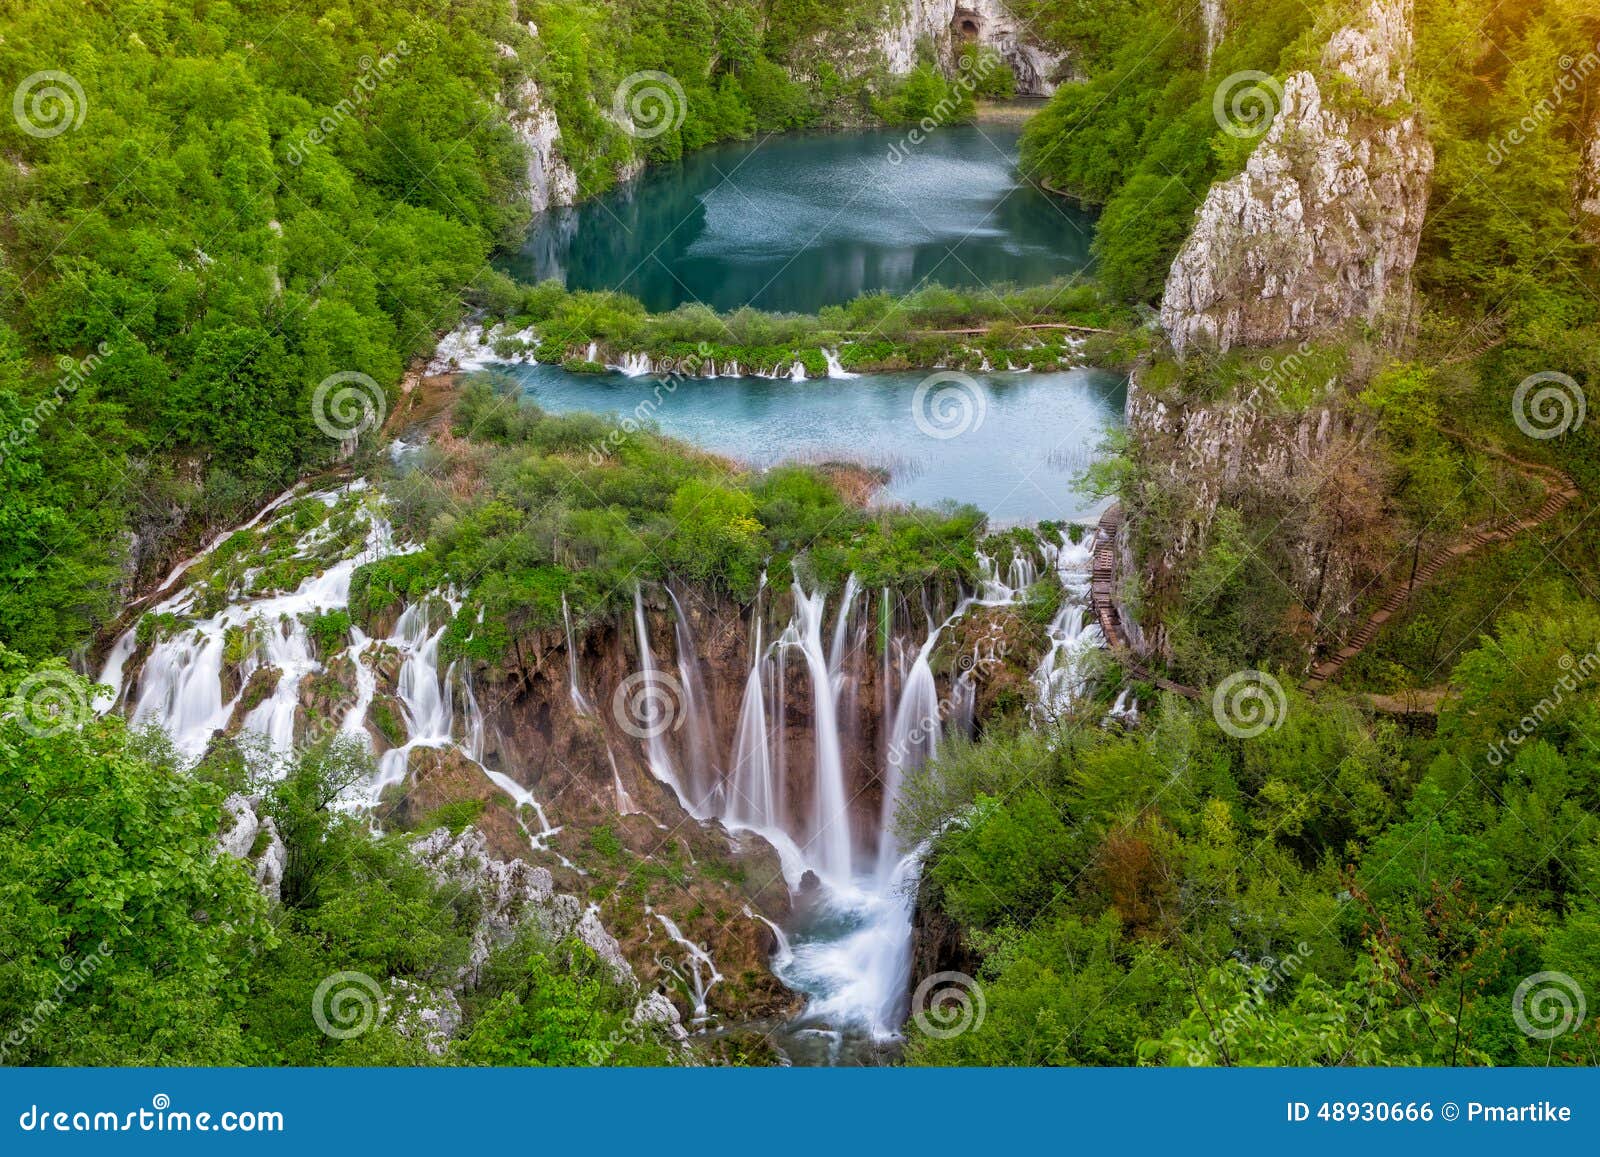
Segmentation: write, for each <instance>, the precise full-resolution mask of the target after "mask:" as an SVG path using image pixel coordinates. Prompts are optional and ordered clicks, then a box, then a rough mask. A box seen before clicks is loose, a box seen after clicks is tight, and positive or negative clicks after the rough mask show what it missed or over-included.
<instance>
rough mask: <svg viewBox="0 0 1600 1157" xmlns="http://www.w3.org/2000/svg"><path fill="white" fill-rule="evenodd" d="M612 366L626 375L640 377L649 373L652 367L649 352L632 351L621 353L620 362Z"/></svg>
mask: <svg viewBox="0 0 1600 1157" xmlns="http://www.w3.org/2000/svg"><path fill="white" fill-rule="evenodd" d="M591 360H592V359H591ZM613 368H615V369H616V370H617V371H619V372H620V373H622V374H624V375H626V376H627V377H630V378H642V377H644V376H645V375H646V374H648V373H650V371H651V369H652V368H653V367H652V366H651V364H650V355H649V354H643V353H632V354H623V355H622V362H621V364H620V365H617V366H615V367H613Z"/></svg>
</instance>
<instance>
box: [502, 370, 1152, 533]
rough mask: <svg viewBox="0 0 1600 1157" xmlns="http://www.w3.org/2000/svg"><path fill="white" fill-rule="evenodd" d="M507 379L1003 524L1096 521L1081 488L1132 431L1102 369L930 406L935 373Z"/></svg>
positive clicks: (550, 400) (725, 450)
mask: <svg viewBox="0 0 1600 1157" xmlns="http://www.w3.org/2000/svg"><path fill="white" fill-rule="evenodd" d="M506 369H507V371H508V372H510V373H512V374H514V375H515V376H516V377H517V378H518V379H519V380H520V381H521V382H522V383H523V386H524V389H525V390H526V393H527V396H528V397H529V398H530V399H531V400H532V401H534V402H536V403H538V404H539V405H540V406H542V407H544V408H545V409H547V410H550V411H552V412H554V413H570V412H573V411H592V412H596V413H602V414H607V413H612V414H621V415H632V414H635V413H636V412H638V411H637V407H639V406H640V404H641V403H650V404H651V405H652V406H654V407H655V408H654V420H655V421H656V422H657V423H658V424H659V426H660V428H661V431H662V432H663V433H665V434H669V435H672V436H673V437H677V438H682V439H684V440H685V441H688V442H692V443H694V444H695V445H697V446H702V447H705V448H706V449H708V450H712V451H715V452H716V453H719V454H725V455H727V456H729V457H731V458H734V459H737V460H739V461H741V462H746V463H749V464H750V465H753V466H770V465H773V464H774V463H777V462H780V461H784V460H793V461H802V462H807V461H810V462H820V461H826V460H830V459H831V460H844V461H851V462H859V463H862V464H865V465H870V466H883V467H886V468H888V469H889V470H890V471H891V472H892V475H893V479H892V481H891V482H890V484H889V485H888V486H887V487H886V489H885V490H884V491H883V493H882V497H883V498H885V499H887V500H889V501H898V502H914V503H917V504H919V505H924V506H931V505H935V504H938V503H940V502H945V501H953V502H963V503H968V502H969V503H972V504H973V505H975V506H977V507H978V508H979V509H980V510H983V511H985V512H986V513H987V514H988V515H989V516H990V518H991V519H993V520H994V521H995V522H996V523H1013V522H1032V521H1036V520H1039V519H1058V520H1068V521H1085V520H1087V519H1089V518H1090V517H1092V516H1093V514H1094V513H1095V512H1096V510H1097V509H1098V504H1097V503H1096V502H1095V500H1094V499H1093V497H1092V496H1090V495H1088V494H1085V493H1083V492H1082V491H1080V490H1079V489H1077V488H1076V487H1074V485H1073V479H1074V476H1076V475H1078V474H1079V473H1081V472H1082V471H1083V469H1084V468H1085V467H1086V466H1088V465H1089V463H1090V462H1091V461H1093V459H1094V457H1095V454H1096V451H1097V449H1098V447H1099V446H1100V444H1101V442H1102V441H1103V440H1104V438H1105V436H1106V434H1107V432H1108V431H1110V430H1111V429H1113V428H1115V427H1116V426H1118V425H1120V424H1121V421H1122V404H1123V400H1124V397H1125V392H1126V382H1125V379H1123V378H1122V377H1121V376H1120V375H1118V374H1111V373H1106V372H1104V371H1101V370H1094V369H1072V370H1066V371H1063V372H1060V373H1037V374H1035V373H999V374H977V375H971V376H970V379H969V380H970V381H971V382H972V383H975V385H976V387H977V391H976V393H973V392H972V391H971V390H970V388H969V387H968V386H966V385H964V384H956V383H951V384H950V385H949V386H948V389H949V390H950V391H951V392H950V393H949V394H948V395H946V396H944V397H943V398H942V400H941V394H940V390H941V389H943V388H945V387H944V386H941V385H936V386H934V387H933V388H931V389H927V390H923V391H922V392H921V393H920V394H919V386H920V385H921V383H922V382H923V381H924V380H925V379H926V378H927V377H928V375H927V374H924V373H910V374H905V373H897V374H866V375H862V376H861V377H858V378H852V379H837V378H822V379H817V380H814V381H807V382H791V381H787V380H785V381H768V380H766V379H764V378H714V379H708V380H699V379H688V380H684V379H675V380H671V381H668V380H666V379H661V378H654V377H640V378H628V377H624V376H623V375H622V374H620V373H612V374H602V375H597V374H573V373H568V372H567V371H565V370H563V369H561V368H560V367H559V366H545V365H539V366H512V367H506ZM644 412H645V413H649V412H650V410H649V409H647V410H646V411H644ZM919 417H920V418H921V421H920V422H919V420H918V419H919ZM957 431H959V432H957ZM941 434H942V435H947V436H943V437H941V436H939V435H941Z"/></svg>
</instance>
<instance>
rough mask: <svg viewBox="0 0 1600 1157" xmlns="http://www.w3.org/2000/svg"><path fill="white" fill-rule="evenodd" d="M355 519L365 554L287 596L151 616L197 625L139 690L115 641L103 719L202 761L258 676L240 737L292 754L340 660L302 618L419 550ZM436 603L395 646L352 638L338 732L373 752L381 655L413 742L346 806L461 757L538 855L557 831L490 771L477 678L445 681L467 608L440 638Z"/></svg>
mask: <svg viewBox="0 0 1600 1157" xmlns="http://www.w3.org/2000/svg"><path fill="white" fill-rule="evenodd" d="M365 486H366V483H365V482H364V481H360V480H358V481H356V482H352V483H350V484H349V485H348V486H344V487H341V488H339V489H335V490H329V491H325V492H321V493H317V494H315V495H313V496H312V497H314V498H316V499H317V500H319V501H321V502H322V503H324V504H325V505H326V506H329V507H332V506H334V505H335V504H336V503H338V502H339V501H340V500H341V499H342V498H344V497H345V496H347V495H349V494H353V493H357V492H359V491H361V490H363V489H365ZM296 493H298V492H297V491H295V490H291V491H288V492H287V493H285V494H284V495H282V496H280V497H279V498H277V499H275V500H274V501H273V502H272V503H269V504H268V505H267V506H266V507H264V508H263V509H262V510H261V511H260V512H259V513H258V514H257V515H256V517H255V518H253V519H251V520H250V522H248V523H246V524H245V525H244V526H243V527H241V528H239V529H240V530H245V529H249V528H251V527H254V526H256V525H257V524H259V523H261V522H262V521H263V520H264V518H265V517H266V516H267V515H269V514H271V513H272V512H274V511H276V510H277V509H279V508H280V507H282V506H283V505H284V504H285V503H286V502H287V501H288V500H289V499H290V498H291V497H293V496H295V494H296ZM357 509H358V511H359V514H360V517H362V518H363V519H365V521H366V536H365V540H364V541H363V543H362V544H361V546H360V549H359V550H358V551H356V552H355V553H354V554H352V556H351V557H348V558H344V559H340V560H339V561H336V562H334V563H333V564H331V565H330V566H328V567H327V568H326V569H324V570H323V571H322V572H321V573H319V574H314V575H312V576H310V577H309V578H306V579H305V580H304V581H302V582H301V583H300V585H299V586H298V587H297V588H296V589H295V590H294V591H292V592H290V593H288V594H274V595H267V596H260V597H247V596H240V597H236V598H234V600H233V601H231V602H230V603H229V605H227V606H226V607H224V608H223V609H222V610H221V611H219V612H217V613H216V614H214V615H211V616H209V617H207V618H194V615H195V608H196V606H197V604H198V600H199V597H200V592H199V591H198V590H196V589H193V588H189V589H183V590H180V591H178V592H177V593H175V594H173V595H171V596H170V597H168V598H166V599H165V600H163V601H162V602H160V603H157V604H156V605H155V606H153V607H152V608H151V610H152V612H153V613H157V614H161V615H173V616H176V617H178V618H179V619H180V620H185V619H192V621H188V622H186V623H185V625H184V626H183V628H182V629H181V630H178V631H175V632H173V633H172V634H170V635H168V636H167V637H165V638H161V639H158V640H157V641H156V642H155V643H154V644H152V645H151V647H150V650H149V653H148V655H146V657H145V660H144V663H143V664H142V665H141V666H140V668H139V671H138V676H137V679H136V680H133V681H129V680H127V679H126V678H125V671H126V668H127V665H128V663H129V662H130V660H131V659H132V658H133V656H134V655H135V654H137V652H138V649H139V647H138V641H137V628H134V629H130V630H129V631H127V632H125V633H124V634H123V635H122V636H121V637H120V638H119V639H117V641H116V643H115V644H114V645H113V646H112V648H111V652H110V654H109V655H108V656H107V659H106V663H105V666H104V667H103V669H102V671H101V673H100V677H99V682H101V683H103V684H105V685H107V686H109V687H110V688H112V691H111V693H110V694H101V695H100V696H98V697H97V698H96V702H95V707H96V709H97V710H99V711H102V712H104V711H109V710H112V709H113V708H115V707H117V705H118V704H122V705H123V709H124V710H126V711H127V712H128V715H129V718H130V720H131V721H132V722H133V723H134V724H135V725H138V726H144V725H155V726H159V727H160V728H162V729H163V730H164V731H165V732H166V733H167V734H168V735H169V736H170V737H171V739H172V742H173V746H174V747H175V748H176V749H177V750H178V752H179V753H180V754H181V755H183V756H184V757H185V758H186V759H188V760H191V761H194V760H198V759H199V758H200V757H201V756H203V755H204V754H205V751H206V748H207V747H208V746H209V745H210V743H211V741H212V737H213V736H214V735H215V734H216V732H218V731H219V730H223V729H226V728H227V727H229V726H231V725H232V724H233V723H234V722H235V717H236V716H237V715H238V712H239V706H240V703H241V701H242V700H243V698H244V693H245V690H246V688H248V686H249V685H250V682H251V678H252V676H255V675H258V674H260V673H261V672H263V671H267V670H275V671H276V672H277V683H276V685H275V686H274V688H273V690H272V692H271V694H269V695H267V696H266V697H264V698H263V699H262V700H261V702H259V703H258V704H256V705H255V706H254V707H253V708H252V709H251V710H249V711H247V712H245V714H244V716H243V717H242V718H239V719H238V720H237V723H238V727H239V729H240V730H241V731H245V732H251V733H256V734H260V735H262V736H264V737H266V739H267V742H268V744H269V746H270V748H271V750H273V751H274V752H276V753H278V754H287V753H288V752H289V751H290V750H292V748H293V746H294V743H295V740H296V730H297V723H298V722H299V720H300V715H299V707H300V703H299V700H300V692H301V689H302V687H303V686H304V683H305V680H306V678H307V677H309V676H311V675H313V674H316V673H319V672H321V671H323V670H324V669H325V666H326V661H327V660H331V659H332V658H334V656H332V655H326V656H318V655H317V654H316V649H315V647H314V645H313V644H312V642H311V639H310V635H309V632H308V630H307V628H306V623H305V618H306V617H308V616H309V615H311V614H315V613H327V612H330V611H334V610H342V609H344V608H347V607H348V606H349V603H350V578H351V576H352V575H353V574H354V573H355V570H356V568H357V567H358V566H360V565H361V564H362V563H365V562H371V561H374V560H376V559H380V558H385V557H388V556H389V555H393V554H397V553H404V552H405V551H406V550H409V549H413V548H402V547H399V546H397V545H396V543H395V541H394V534H393V529H392V528H391V527H390V525H389V523H388V521H387V520H386V519H385V518H383V517H382V515H381V514H380V513H379V511H378V507H377V506H376V505H375V504H373V503H370V502H369V503H363V504H362V505H360V506H359V507H358V508H357ZM278 525H279V523H278V522H273V523H270V524H269V527H276V526H278ZM234 533H237V531H232V532H229V534H228V535H224V536H222V537H220V538H218V539H216V540H214V541H213V543H212V545H211V547H210V548H208V549H211V550H214V549H215V548H216V547H217V546H219V545H220V544H221V543H222V542H225V541H227V539H228V538H229V537H231V535H232V534H234ZM325 536H326V528H325V527H318V528H315V529H313V530H312V531H309V532H307V533H306V534H305V535H303V536H302V537H301V538H300V539H299V540H298V541H297V542H296V544H295V555H296V557H307V556H308V555H309V554H310V552H311V551H312V550H313V549H316V548H319V547H325V546H326V537H325ZM201 557H204V555H199V556H196V557H195V558H193V559H189V560H187V561H186V562H185V563H183V564H182V565H181V566H180V567H179V568H177V569H176V570H174V572H173V573H172V574H171V575H169V576H168V584H167V585H170V583H171V582H172V581H175V580H176V579H177V578H178V577H180V576H181V574H182V573H183V572H184V571H186V570H188V569H189V567H191V566H192V565H193V564H194V563H195V562H197V561H199V559H200V558H201ZM432 601H433V600H422V601H419V602H416V603H413V604H411V605H410V606H408V607H407V608H406V610H405V611H404V612H403V613H402V614H401V615H400V618H399V619H398V621H397V622H396V623H395V627H394V630H393V631H392V632H391V634H390V636H389V637H388V638H387V639H384V640H381V644H380V641H379V640H375V639H372V638H369V637H368V636H367V635H366V634H365V633H364V632H363V631H362V630H361V629H360V628H359V627H352V628H351V631H350V644H349V646H348V647H347V648H346V649H345V650H344V651H343V652H342V654H343V656H344V657H345V658H348V659H349V660H350V663H351V666H352V667H353V669H354V675H355V686H354V688H353V694H352V695H351V696H350V698H349V700H348V702H345V703H340V704H335V707H334V713H335V716H336V718H337V720H338V722H337V728H338V731H339V733H340V734H342V735H345V736H347V737H350V738H359V739H361V740H363V741H366V742H370V740H369V737H368V731H367V715H368V711H369V709H370V707H371V705H372V702H373V700H374V698H375V697H376V695H377V690H378V674H377V672H376V671H375V670H374V667H373V655H374V653H375V652H376V651H377V650H378V648H379V646H380V645H381V646H382V647H383V648H385V649H386V650H388V651H390V652H393V653H395V654H396V655H398V656H399V657H400V659H401V667H400V671H399V676H398V679H397V681H396V686H395V693H396V697H397V698H398V699H399V701H400V705H401V712H402V714H403V715H404V717H405V723H406V726H407V738H406V742H405V743H404V744H403V745H402V746H400V747H397V748H394V749H392V750H390V751H386V752H384V754H383V755H382V757H381V758H380V760H379V764H378V772H377V774H376V776H375V777H374V779H373V781H372V782H371V783H370V784H368V785H366V786H365V788H364V789H363V790H362V791H361V793H360V795H359V798H353V799H351V800H349V801H347V802H348V803H350V804H351V805H352V806H361V805H363V804H364V805H365V806H369V807H370V806H373V805H376V804H377V802H378V801H379V799H380V798H381V796H382V793H383V790H384V788H385V787H387V786H389V785H390V784H396V783H401V782H404V780H405V778H406V775H407V773H408V771H409V764H410V756H411V752H412V751H414V750H416V749H418V748H437V749H443V748H447V747H453V748H456V749H457V750H460V751H461V753H462V754H463V755H465V756H466V757H467V758H468V759H470V760H471V761H472V762H473V763H474V764H476V765H477V766H478V767H479V768H480V769H481V770H482V771H483V772H484V774H485V775H486V776H487V777H488V778H489V779H490V780H491V782H493V783H494V784H495V785H496V786H497V787H499V788H500V790H502V791H504V792H505V793H506V794H507V795H509V796H511V798H512V800H513V801H514V803H515V805H516V814H517V817H518V821H519V822H522V817H523V815H524V814H525V812H526V811H529V810H531V812H532V813H533V815H534V816H535V817H536V818H537V821H538V831H533V830H531V829H530V828H529V825H528V824H526V823H523V830H524V831H526V832H527V833H528V835H529V838H530V841H531V842H532V843H533V846H534V847H536V848H538V847H541V846H542V844H543V843H544V841H546V840H547V839H548V837H549V836H550V835H552V834H554V832H555V831H556V830H558V829H552V828H551V827H550V825H549V823H548V821H547V820H546V818H545V815H544V811H543V809H542V808H541V807H540V805H539V803H538V801H537V800H535V799H534V798H533V797H532V795H531V794H530V793H529V791H528V790H527V788H525V787H523V786H522V785H521V784H519V783H517V782H516V781H515V780H513V779H511V778H510V777H509V776H507V775H504V774H502V773H500V772H496V771H491V770H490V769H488V768H487V767H484V765H483V762H482V761H483V755H484V747H485V744H484V719H483V714H482V712H481V711H480V710H479V707H478V701H477V697H476V695H475V694H474V691H473V687H472V681H471V679H470V677H469V676H468V675H467V674H466V673H464V672H460V671H458V670H457V668H456V666H455V665H454V664H452V665H451V666H450V667H448V668H447V669H446V670H445V671H444V672H443V674H442V675H441V674H440V671H439V661H438V660H439V644H440V642H441V640H442V638H443V636H444V632H445V629H446V627H447V626H448V625H449V621H450V618H451V617H452V616H453V614H454V612H455V611H456V610H457V609H458V608H459V607H460V601H459V599H458V597H457V596H456V595H455V594H454V593H453V592H447V593H446V595H445V596H444V597H443V600H442V601H443V603H444V605H445V606H446V607H447V608H448V609H449V611H450V612H451V614H450V615H447V616H445V617H444V620H443V621H442V622H441V623H440V624H439V625H438V627H437V628H434V626H433V624H432V622H431V618H432V613H431V609H430V605H429V604H430V602H432ZM241 636H242V637H243V638H244V639H245V640H246V641H247V644H248V645H247V647H246V649H245V651H244V653H243V654H242V655H241V656H239V657H238V658H237V661H236V665H235V671H234V672H233V674H234V675H235V677H236V680H237V683H238V690H237V691H236V692H235V693H234V694H233V696H232V697H231V698H228V699H226V700H225V699H224V680H223V675H224V668H225V666H226V665H227V651H228V646H229V640H230V637H241ZM455 688H459V689H460V691H461V695H462V698H463V701H464V716H465V718H464V720H463V732H464V737H463V740H462V742H461V743H459V744H458V743H457V742H456V740H455V738H454V734H453V731H454V724H455V718H454V714H455V713H454V710H453V699H452V692H453V690H454V689H455Z"/></svg>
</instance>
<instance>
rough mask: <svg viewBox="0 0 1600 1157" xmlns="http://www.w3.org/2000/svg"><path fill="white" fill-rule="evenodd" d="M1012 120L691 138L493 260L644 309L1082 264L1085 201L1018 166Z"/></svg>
mask: <svg viewBox="0 0 1600 1157" xmlns="http://www.w3.org/2000/svg"><path fill="white" fill-rule="evenodd" d="M1019 139H1020V132H1019V130H1018V129H1017V128H1016V127H1015V126H1012V125H997V124H979V125H960V126H951V127H946V128H941V129H939V130H937V131H935V132H934V133H932V134H930V135H929V136H928V137H927V138H926V139H925V140H923V141H922V143H920V144H917V145H910V144H908V142H907V140H906V137H905V134H904V133H903V132H889V131H879V132H851V133H827V134H822V133H810V134H799V135H796V134H786V135H782V136H771V137H767V138H765V139H760V140H755V141H745V142H741V143H738V144H732V145H722V146H717V147H715V148H710V149H705V150H702V151H700V152H697V153H694V154H693V155H691V156H690V157H688V158H687V159H685V160H684V161H682V162H681V163H679V164H676V165H670V166H661V167H658V168H653V169H651V170H649V171H648V172H647V173H646V174H645V175H644V176H643V177H640V178H639V179H637V180H635V181H632V182H629V183H627V184H626V185H624V186H622V187H620V188H618V189H615V190H613V191H612V192H611V193H609V194H607V195H606V196H604V197H600V198H597V199H595V200H592V201H589V202H587V203H585V204H583V205H580V206H577V207H575V208H569V209H557V210H552V211H551V212H549V213H544V214H541V215H540V216H539V217H538V218H537V219H536V220H535V222H534V225H533V228H532V230H531V231H530V233H529V235H528V239H527V241H526V243H525V244H524V245H523V247H522V249H521V250H520V251H519V252H517V253H515V254H513V255H512V256H511V257H510V258H509V259H507V260H506V261H505V262H504V263H503V264H504V267H505V268H506V269H507V271H508V272H510V273H512V274H514V275H515V276H517V277H519V278H521V279H523V280H544V279H546V278H555V279H557V280H560V281H562V282H564V283H565V284H566V285H567V286H568V288H571V289H588V290H604V289H609V290H621V291H623V292H625V293H629V294H632V295H633V296H635V297H637V298H639V299H640V300H641V301H643V302H644V304H645V306H646V307H647V308H648V309H650V310H652V311H661V310H669V309H672V308H674V307H676V306H678V305H681V304H683V303H685V302H703V303H704V304H706V305H709V306H711V307H712V308H714V309H717V310H719V311H723V310H732V309H737V308H739V307H740V306H745V305H751V306H755V307H756V308H758V309H765V310H773V311H793V312H800V313H815V312H816V311H817V310H818V309H819V308H821V307H822V306H824V305H830V304H839V303H843V302H846V301H849V300H850V299H851V298H853V297H856V296H858V295H859V294H862V293H866V292H871V291H876V290H887V291H889V292H892V293H904V292H907V291H910V290H912V289H915V288H917V287H918V286H920V285H923V284H927V283H931V282H937V283H940V284H943V285H950V286H962V287H974V286H998V285H1001V284H1004V283H1010V284H1015V285H1038V284H1042V283H1045V282H1049V281H1051V280H1052V279H1054V278H1057V277H1061V276H1068V275H1071V274H1074V273H1077V272H1079V271H1080V270H1083V269H1084V268H1085V267H1086V266H1087V265H1088V262H1089V241H1090V238H1091V236H1092V234H1093V227H1094V219H1093V217H1092V215H1090V214H1087V213H1084V212H1081V211H1079V210H1077V209H1075V208H1073V207H1072V206H1070V205H1069V204H1067V203H1066V202H1064V201H1061V200H1058V199H1056V198H1054V197H1051V196H1049V195H1048V194H1045V193H1042V192H1040V191H1039V190H1038V189H1036V188H1034V187H1033V186H1032V185H1030V184H1027V183H1025V182H1022V181H1020V180H1019V178H1018V177H1017V173H1016V161H1017V147H1018V141H1019Z"/></svg>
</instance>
